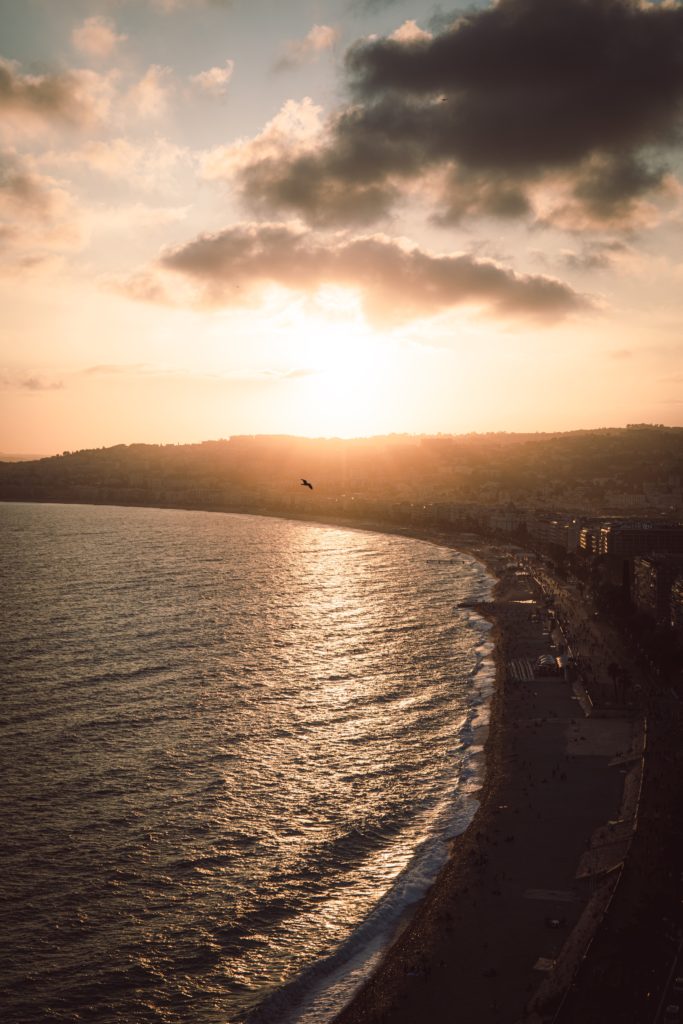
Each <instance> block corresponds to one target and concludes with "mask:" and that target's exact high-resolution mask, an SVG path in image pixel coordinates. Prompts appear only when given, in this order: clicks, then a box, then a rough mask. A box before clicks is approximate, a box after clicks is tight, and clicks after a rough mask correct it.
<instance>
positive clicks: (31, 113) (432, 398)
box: [0, 0, 683, 454]
mask: <svg viewBox="0 0 683 1024" xmlns="http://www.w3.org/2000/svg"><path fill="white" fill-rule="evenodd" d="M0 29H1V31H0V40H1V43H0V303H1V308H2V318H1V321H0V338H1V339H2V341H1V345H2V348H1V352H0V388H1V391H2V395H1V406H0V408H1V411H0V452H5V453H21V452H25V453H44V454H51V453H54V452H58V451H62V450H64V449H70V450H71V449H77V448H89V447H98V446H102V445H112V444H117V443H131V442H136V441H143V442H155V443H168V442H192V441H199V440H203V439H209V438H218V437H228V436H230V435H233V434H241V433H291V434H304V435H310V436H330V435H335V436H346V437H349V436H358V435H370V434H379V433H388V432H410V433H436V432H444V433H459V432H467V431H473V430H476V431H487V430H510V431H519V430H523V431H527V430H568V429H574V428H582V427H597V426H607V425H611V426H620V425H624V424H626V423H628V422H656V423H664V424H669V425H677V424H681V423H682V422H683V419H682V412H683V372H682V367H683V358H682V357H683V338H682V335H681V325H682V323H683V315H682V314H683V287H682V285H683V246H682V245H681V241H682V228H683V188H682V183H681V164H680V156H681V149H680V144H679V140H680V139H681V137H683V136H681V127H682V125H681V110H683V103H682V102H681V101H682V100H683V70H682V67H681V63H680V60H679V59H678V53H680V49H681V45H682V44H683V7H682V6H681V4H680V3H677V2H668V3H665V2H662V3H646V2H645V0H643V2H636V0H553V3H552V4H548V2H547V0H499V2H498V3H497V4H495V3H489V2H482V0H480V2H478V3H476V4H475V5H473V6H471V7H468V8H467V13H460V14H457V13H451V14H448V13H444V10H443V8H441V7H440V6H438V5H437V4H435V3H432V2H427V0H291V2H288V3H286V4H274V3H272V2H267V0H250V2H249V3H246V2H245V0H225V2H222V0H60V2H59V3H58V4H56V3H54V2H52V0H24V2H22V3H21V4H18V3H16V2H15V0H0ZM644 41H645V43H644Z"/></svg>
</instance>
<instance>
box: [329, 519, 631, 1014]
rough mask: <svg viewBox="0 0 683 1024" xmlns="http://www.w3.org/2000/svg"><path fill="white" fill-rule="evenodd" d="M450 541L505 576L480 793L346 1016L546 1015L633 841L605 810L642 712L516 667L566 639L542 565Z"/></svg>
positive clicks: (620, 780)
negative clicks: (582, 696)
mask: <svg viewBox="0 0 683 1024" xmlns="http://www.w3.org/2000/svg"><path fill="white" fill-rule="evenodd" d="M340 525H341V524H340ZM415 535H417V536H420V534H419V533H416V534H415ZM422 536H424V537H425V538H427V539H433V540H435V541H436V542H437V543H446V541H445V539H444V538H441V537H439V536H432V537H431V538H429V535H428V534H423V535H422ZM447 543H448V544H449V546H452V547H454V548H456V549H458V550H468V551H470V552H471V553H472V554H474V555H475V556H476V557H478V558H479V559H480V560H481V561H483V562H484V563H485V564H487V565H488V567H489V568H490V569H491V571H493V572H494V573H495V574H496V575H498V576H499V582H498V584H497V586H496V590H495V594H494V602H493V603H492V604H491V605H488V606H486V607H485V608H481V609H480V610H481V611H482V612H483V613H484V614H486V615H487V617H489V618H491V619H492V621H493V624H494V629H493V639H494V642H495V650H496V659H497V687H496V694H495V696H494V699H493V706H492V715H491V724H490V728H489V736H488V739H487V744H486V757H487V771H486V781H485V785H484V789H483V791H482V793H481V805H480V808H479V811H478V813H477V815H476V817H475V819H474V821H473V823H472V825H471V826H470V828H469V829H468V830H467V831H466V832H465V833H464V834H463V835H462V836H459V837H457V838H456V839H455V840H454V842H453V847H452V855H451V857H450V860H449V862H448V863H447V865H446V866H445V868H444V869H443V871H442V872H441V874H440V876H439V878H438V879H437V882H436V883H435V885H434V886H433V887H432V889H431V890H430V892H429V894H428V895H427V897H426V898H425V900H424V901H423V902H422V903H421V904H420V905H419V907H417V908H416V912H415V916H414V918H413V920H412V922H411V923H410V924H409V925H408V927H407V928H406V929H405V930H404V932H403V933H402V935H401V936H400V937H399V938H398V940H397V941H396V942H395V944H394V945H393V946H392V948H391V949H390V950H389V951H388V953H387V955H386V956H385V958H384V960H383V962H382V964H381V965H380V967H379V969H378V970H377V972H376V973H375V974H374V976H373V977H372V978H371V979H370V980H369V981H368V982H367V983H366V984H365V985H364V987H363V988H362V989H361V990H360V991H359V993H358V994H357V995H356V997H355V998H354V999H353V1000H352V1002H351V1003H350V1004H349V1006H347V1007H346V1009H345V1010H344V1011H343V1012H342V1013H341V1014H340V1015H339V1016H338V1017H337V1021H336V1024H418V1022H421V1021H429V1022H430V1024H438V1022H440V1021H453V1020H458V1021H459V1022H463V1024H470V1022H472V1024H475V1022H477V1024H480V1022H481V1024H487V1022H489V1021H490V1022H491V1024H493V1022H496V1024H506V1022H510V1024H514V1022H519V1021H523V1020H538V1019H540V1014H541V1013H543V1014H545V1013H547V1012H548V1010H551V1009H553V1008H555V1007H556V1006H557V1005H558V1003H559V1001H560V999H561V997H562V994H563V993H564V991H565V989H566V986H567V984H568V982H569V980H570V979H571V977H572V975H573V973H574V970H575V967H576V965H577V963H578V962H579V960H580V958H581V956H582V955H583V953H584V951H585V948H586V946H587V944H588V941H589V939H590V937H591V935H592V932H593V929H594V925H595V922H596V921H597V920H598V919H599V918H600V916H601V915H602V912H603V911H604V908H605V906H606V905H607V903H608V901H609V898H610V895H611V890H612V888H613V884H614V882H615V881H616V877H617V876H618V871H614V870H610V869H613V868H614V867H615V865H617V864H618V863H619V861H620V858H621V857H623V855H624V853H625V850H626V847H627V844H628V833H629V826H628V824H627V825H626V826H625V833H624V835H621V834H620V835H619V836H614V835H613V832H612V826H607V823H608V822H609V821H610V820H611V819H616V818H618V817H619V816H620V814H622V813H624V811H623V809H620V808H621V805H622V800H623V798H624V793H625V791H626V789H628V787H626V789H625V777H626V776H627V774H628V773H629V771H630V770H631V766H632V765H633V764H634V763H636V762H637V758H631V756H630V754H631V753H632V752H633V749H634V748H633V747H632V744H634V743H637V737H635V736H634V732H636V733H637V730H634V723H632V722H631V721H629V720H626V719H608V720H607V719H597V718H590V719H589V718H586V717H585V715H584V712H583V710H582V707H581V704H580V702H579V700H578V699H577V697H576V695H575V693H574V692H573V689H572V686H571V684H569V683H568V682H566V681H564V679H561V678H559V677H550V678H542V679H541V678H535V679H533V680H532V681H525V682H518V681H513V674H514V673H513V671H512V668H511V665H510V662H511V661H513V660H515V661H518V660H520V659H527V660H529V661H530V662H531V663H533V662H534V661H535V659H536V658H537V657H538V656H539V655H541V654H548V653H550V654H554V653H557V651H556V650H553V648H552V647H551V637H550V635H549V632H548V624H549V620H548V617H547V615H546V614H545V605H546V603H547V601H546V598H545V596H544V594H543V593H542V591H541V590H540V588H539V586H538V584H537V583H536V581H535V580H534V579H533V577H531V576H529V575H522V574H520V573H518V572H516V571H515V570H514V567H513V568H511V569H506V565H508V564H509V563H510V562H511V556H509V555H506V552H505V551H504V549H498V548H494V547H493V546H490V545H484V544H481V545H478V544H468V543H463V544H459V543H458V542H457V540H453V539H449V540H448V542H447ZM512 561H514V560H512ZM624 755H625V756H624ZM610 762H615V763H610ZM632 788H633V787H632V786H631V790H632ZM625 813H626V814H627V815H628V813H629V812H628V808H626V811H625ZM615 839H616V840H618V841H616V842H615ZM592 842H593V844H594V846H595V848H594V849H593V850H591V849H590V848H591V845H592ZM620 843H621V845H620ZM577 874H578V875H583V877H577Z"/></svg>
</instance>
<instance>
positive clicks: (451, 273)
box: [127, 224, 589, 326]
mask: <svg viewBox="0 0 683 1024" xmlns="http://www.w3.org/2000/svg"><path fill="white" fill-rule="evenodd" d="M156 271H157V272H156V273H152V274H150V273H147V274H143V275H141V276H138V277H136V278H134V279H133V280H132V281H130V282H128V286H127V287H128V292H129V294H132V295H133V296H134V297H136V298H145V299H148V300H149V299H151V300H152V301H168V296H169V295H170V294H171V293H173V292H176V291H177V288H176V287H175V285H171V286H169V285H168V284H164V282H163V275H164V274H168V272H172V274H173V275H174V277H175V278H178V277H179V278H180V279H181V280H183V282H184V283H185V285H189V286H190V287H191V288H192V289H194V298H195V301H198V302H200V303H203V304H206V305H210V306H211V305H213V306H221V305H225V306H229V305H233V304H237V303H241V302H243V301H244V297H245V295H249V294H250V293H252V292H254V291H258V290H259V289H262V288H263V287H267V286H272V285H277V286H280V287H283V288H286V289H293V290H296V291H300V292H308V293H313V292H316V291H317V290H318V289H319V288H321V287H323V286H325V285H329V284H334V285H337V286H342V287H347V288H351V289H354V290H356V291H358V292H359V293H360V295H361V298H362V303H363V306H364V309H365V313H366V315H367V316H368V317H369V319H371V320H372V321H373V322H374V323H376V324H380V325H382V326H388V325H392V324H395V323H398V322H403V321H405V320H406V319H418V318H422V317H431V316H434V315H436V314H438V313H440V312H443V311H446V310H450V309H454V308H456V307H459V306H474V307H477V308H483V309H485V310H487V311H488V312H489V313H491V314H492V315H495V316H502V317H512V318H519V317H521V318H529V317H531V318H535V319H540V320H546V321H553V320H558V319H561V318H562V317H565V316H567V315H569V314H571V313H574V312H578V311H580V310H583V309H586V308H587V307H588V306H589V303H588V301H587V300H586V299H585V298H584V297H582V296H580V295H579V294H578V293H577V292H575V291H573V290H572V289H571V288H569V287H568V286H567V285H565V284H563V283H562V282H560V281H557V280H555V279H553V278H550V277H544V276H541V275H535V276H533V275H521V274H516V273H514V272H513V271H512V270H509V269H506V268H504V267H502V266H501V265H499V264H498V263H495V262H494V261H492V260H483V259H476V258H474V257H472V256H470V255H463V254H457V255H432V254H430V253H427V252H424V251H422V250H420V249H418V248H408V247H406V246H404V245H400V244H399V243H397V242H396V241H392V240H390V239H388V238H386V237H384V236H373V237H365V238H357V239H354V240H346V239H339V238H337V239H332V240H330V241H316V240H315V239H312V238H311V237H310V236H309V235H307V234H305V233H303V232H300V231H298V230H295V229H293V228H292V227H290V226H288V225H284V224H259V225H239V226H236V227H232V228H228V229H227V230H225V231H222V232H220V233H218V234H215V235H202V236H200V237H198V238H196V239H195V240H194V241H191V242H189V243H188V244H186V245H184V246H181V247H180V248H177V249H174V250H171V251H169V252H166V253H165V254H163V255H162V257H161V259H160V260H159V262H158V265H157V268H156ZM159 272H161V273H159Z"/></svg>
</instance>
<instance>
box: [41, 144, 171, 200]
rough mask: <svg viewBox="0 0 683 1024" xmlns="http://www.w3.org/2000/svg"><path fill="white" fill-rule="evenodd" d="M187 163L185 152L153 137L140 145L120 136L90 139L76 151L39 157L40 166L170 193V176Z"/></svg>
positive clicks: (75, 149) (56, 152)
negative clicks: (86, 172) (85, 171)
mask: <svg viewBox="0 0 683 1024" xmlns="http://www.w3.org/2000/svg"><path fill="white" fill-rule="evenodd" d="M189 161H190V153H189V150H187V149H186V148H183V147H181V146H177V145H176V144H175V143H173V142H169V141H168V139H164V138H161V137H159V136H157V137H156V138H153V139H151V140H150V141H149V142H147V143H144V144H141V143H134V142H131V141H129V140H128V139H126V138H123V137H122V136H119V137H117V138H112V139H90V140H88V141H87V142H85V143H84V144H83V145H82V146H80V147H78V148H73V149H69V150H49V151H47V152H46V153H43V154H42V155H41V156H40V163H41V165H42V166H45V165H47V166H50V167H76V168H83V167H86V168H88V169H89V170H92V171H96V172H97V173H98V174H102V175H105V176H106V177H109V178H116V179H118V180H119V181H122V180H125V181H126V182H127V183H128V184H129V185H133V186H135V187H137V188H142V189H145V190H146V191H155V192H159V191H171V190H172V189H173V186H174V175H175V174H176V172H177V171H178V169H179V168H180V167H181V166H183V165H185V164H188V163H189Z"/></svg>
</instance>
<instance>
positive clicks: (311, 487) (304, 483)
mask: <svg viewBox="0 0 683 1024" xmlns="http://www.w3.org/2000/svg"><path fill="white" fill-rule="evenodd" d="M301 486H302V487H310V489H311V490H313V484H309V482H308V480H304V478H303V477H301Z"/></svg>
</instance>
